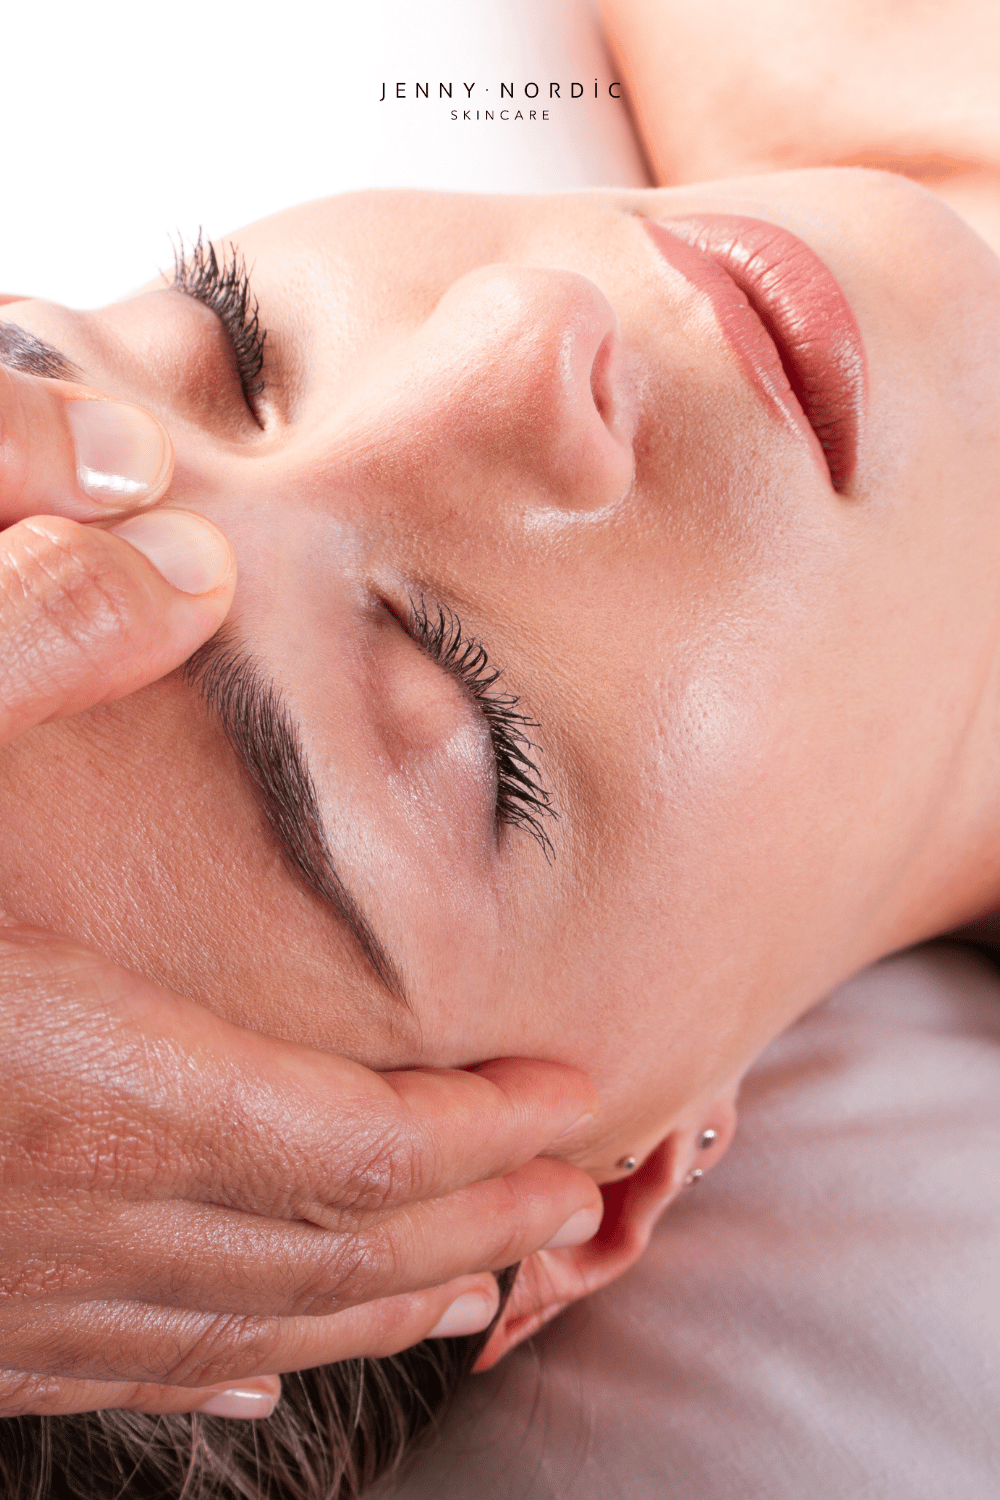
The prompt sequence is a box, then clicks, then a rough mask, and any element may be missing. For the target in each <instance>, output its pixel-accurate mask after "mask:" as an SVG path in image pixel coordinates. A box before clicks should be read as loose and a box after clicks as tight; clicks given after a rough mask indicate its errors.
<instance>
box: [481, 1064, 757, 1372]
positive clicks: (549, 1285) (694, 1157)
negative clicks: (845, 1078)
mask: <svg viewBox="0 0 1000 1500" xmlns="http://www.w3.org/2000/svg"><path fill="white" fill-rule="evenodd" d="M737 1086H738V1085H737ZM735 1096H736V1087H733V1088H732V1089H730V1090H727V1091H726V1092H725V1093H723V1094H722V1095H721V1096H719V1097H718V1098H717V1099H716V1100H715V1101H714V1103H713V1104H712V1105H709V1106H708V1107H707V1108H704V1107H703V1108H702V1109H701V1110H700V1111H698V1112H697V1114H696V1115H695V1118H697V1119H698V1120H699V1124H698V1126H697V1128H693V1127H690V1126H678V1127H677V1129H675V1130H673V1131H671V1133H670V1134H669V1135H668V1136H666V1137H665V1138H664V1140H662V1141H661V1142H660V1144H659V1145H658V1146H657V1147H656V1148H655V1149H654V1150H653V1151H652V1152H651V1153H650V1155H649V1156H647V1157H646V1160H645V1161H644V1162H643V1163H642V1165H641V1166H640V1167H638V1168H637V1169H636V1170H635V1171H634V1172H633V1173H632V1174H631V1175H630V1176H628V1177H623V1178H621V1179H620V1180H618V1181H617V1182H609V1183H606V1184H605V1186H604V1187H602V1188H601V1194H602V1196H603V1198H604V1218H603V1220H602V1221H601V1227H600V1229H599V1230H598V1231H597V1233H596V1234H595V1235H594V1237H593V1239H592V1240H588V1241H587V1243H586V1244H585V1245H575V1246H573V1247H572V1248H571V1249H567V1250H539V1251H538V1252H537V1254H535V1255H532V1256H530V1257H529V1259H528V1260H526V1261H525V1262H524V1263H523V1265H522V1266H521V1269H520V1271H519V1272H518V1276H517V1280H516V1281H515V1283H514V1287H513V1290H512V1292H511V1294H510V1297H509V1298H508V1300H507V1303H506V1304H505V1306H504V1308H503V1311H502V1312H501V1314H500V1318H499V1321H498V1322H497V1325H496V1327H495V1328H494V1329H493V1332H492V1333H491V1334H490V1336H489V1338H488V1339H487V1341H486V1344H485V1345H484V1347H483V1350H482V1353H481V1354H480V1355H479V1358H478V1359H477V1360H476V1363H475V1364H474V1366H473V1369H474V1370H475V1371H476V1372H477V1373H481V1372H482V1371H484V1370H488V1369H490V1368H491V1367H492V1366H493V1365H495V1364H496V1362H497V1360H498V1359H502V1358H503V1356H504V1355H505V1354H506V1353H507V1352H508V1351H509V1350H511V1349H513V1348H514V1346H515V1344H520V1343H522V1342H523V1341H524V1340H525V1339H527V1338H530V1337H531V1335H532V1334H533V1333H535V1332H536V1330H537V1329H539V1328H541V1326H542V1325H543V1324H544V1323H548V1322H549V1320H550V1319H551V1318H554V1317H555V1316H556V1314H557V1313H560V1312H562V1310H563V1308H564V1307H567V1306H568V1305H569V1303H571V1302H576V1301H578V1300H579V1298H581V1297H587V1296H589V1295H590V1293H591V1292H596V1291H597V1290H598V1289H599V1288H600V1287H602V1286H607V1284H608V1282H609V1281H614V1279H615V1277H616V1276H621V1274H622V1272H623V1271H627V1270H628V1269H629V1267H630V1266H634V1265H635V1263H636V1261H637V1260H638V1259H639V1257H640V1255H642V1253H643V1251H644V1250H645V1249H646V1247H647V1245H648V1244H649V1240H650V1236H651V1235H652V1233H653V1227H654V1225H655V1224H656V1221H657V1219H658V1218H659V1217H660V1215H661V1214H662V1213H663V1210H664V1209H665V1208H666V1207H667V1205H668V1204H669V1203H672V1202H673V1200H674V1199H675V1198H676V1197H677V1194H678V1193H679V1192H681V1190H682V1189H683V1188H684V1187H685V1185H686V1181H687V1177H688V1173H689V1172H691V1171H693V1170H695V1169H698V1171H699V1176H700V1175H701V1173H702V1172H704V1171H706V1170H707V1169H708V1168H709V1167H712V1166H714V1165H715V1163H716V1162H717V1161H718V1160H719V1159H720V1158H721V1157H722V1156H724V1155H725V1152H726V1149H727V1148H728V1146H729V1143H730V1141H731V1140H732V1138H733V1135H734V1134H735V1132H736V1097H735ZM709 1128H711V1129H712V1130H714V1131H715V1139H714V1141H713V1142H712V1143H711V1145H710V1146H708V1147H704V1148H703V1147H701V1146H699V1140H700V1138H701V1136H702V1133H703V1132H704V1131H705V1130H707V1129H709ZM696 1180H697V1179H696Z"/></svg>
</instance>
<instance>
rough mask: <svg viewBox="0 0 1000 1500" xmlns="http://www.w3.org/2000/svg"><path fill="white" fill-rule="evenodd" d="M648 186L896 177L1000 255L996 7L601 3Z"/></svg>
mask: <svg viewBox="0 0 1000 1500" xmlns="http://www.w3.org/2000/svg"><path fill="white" fill-rule="evenodd" d="M601 9H602V14H603V17H604V22H605V26H606V28H607V31H608V35H609V38H610V41H611V45H612V48H613V49H614V51H615V52H616V54H617V56H618V58H619V60H620V63H621V65H622V70H623V72H624V74H625V77H626V80H627V82H628V85H629V87H630V90H631V97H632V102H633V107H634V109H635V112H636V117H637V122H638V125H639V128H640V131H641V133H642V135H643V139H644V142H645V145H646V150H647V153H648V155H649V159H650V162H651V165H652V167H653V171H654V174H655V176H656V180H657V181H658V182H660V183H663V184H664V185H667V184H671V183H679V182H698V181H705V180H707V179H711V178H720V177H734V176H744V175H746V174H748V173H753V172H772V171H781V170H784V169H787V168H794V167H812V166H847V165H853V166H874V167H884V168H888V169H889V170H893V171H903V172H905V173H906V174H907V175H908V176H912V177H916V178H918V179H919V180H921V181H923V182H925V183H926V184H927V186H929V187H932V188H933V189H934V190H935V191H937V192H939V193H941V195H942V196H943V197H945V198H946V199H947V200H948V201H949V202H951V203H952V206H953V207H955V208H956V209H957V210H958V211H959V212H960V213H962V214H963V216H964V217H966V218H967V219H969V221H970V222H971V223H973V225H974V227H976V228H977V229H979V230H980V232H981V233H983V234H984V235H985V237H986V238H987V239H988V240H990V242H991V243H992V244H993V245H994V248H997V246H998V244H1000V6H998V5H997V4H996V0H950V3H949V4H948V5H928V4H925V3H919V0H809V3H807V4H803V3H802V0H761V3H759V4H757V5H754V6H747V5H745V4H744V3H743V0H713V3H712V4H709V5H691V4H690V3H689V0H602V6H601Z"/></svg>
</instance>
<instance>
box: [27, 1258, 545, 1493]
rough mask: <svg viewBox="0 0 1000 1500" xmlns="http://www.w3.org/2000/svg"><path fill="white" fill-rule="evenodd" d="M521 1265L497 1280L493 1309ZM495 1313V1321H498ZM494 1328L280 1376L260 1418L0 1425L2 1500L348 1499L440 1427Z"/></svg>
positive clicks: (108, 1417) (97, 1415) (88, 1415)
mask: <svg viewBox="0 0 1000 1500" xmlns="http://www.w3.org/2000/svg"><path fill="white" fill-rule="evenodd" d="M516 1275H517V1267H516V1266H513V1267H511V1268H510V1269H509V1270H507V1271H504V1272H503V1273H502V1274H501V1275H499V1276H498V1277H497V1280H498V1281H499V1283H500V1307H501V1309H502V1307H503V1305H504V1303H505V1302H506V1300H507V1297H508V1296H509V1295H510V1290H511V1287H512V1286H513V1284H514V1278H515V1276H516ZM499 1316H500V1314H499V1312H498V1313H497V1318H499ZM495 1323H496V1320H494V1323H493V1324H491V1325H490V1328H488V1329H487V1330H486V1331H485V1332H484V1333H481V1334H477V1335H476V1336H475V1337H474V1338H461V1339H427V1340H425V1341H424V1343H422V1344H417V1345H416V1346H415V1348H413V1349H406V1350H404V1351H403V1353H401V1354H394V1355H392V1356H391V1357H390V1358H388V1359H348V1360H342V1361H341V1362H340V1363H339V1364H335V1365H326V1366H324V1367H323V1368H321V1369H318V1370H304V1371H301V1372H300V1373H298V1374H294V1375H286V1376H284V1377H283V1380H282V1398H281V1401H280V1402H279V1403H278V1406H277V1408H276V1410H275V1412H274V1415H273V1416H271V1417H268V1418H267V1420H266V1421H261V1422H234V1421H226V1420H223V1419H221V1418H219V1417H204V1416H200V1415H199V1414H198V1413H194V1414H193V1415H190V1416H167V1417H152V1416H145V1415H142V1414H141V1413H138V1412H128V1411H97V1412H85V1413H82V1414H80V1415H79V1416H71V1417H15V1418H11V1419H9V1420H8V1421H0V1494H2V1495H3V1500H354V1497H356V1496H359V1495H361V1494H363V1493H364V1491H365V1490H366V1489H367V1488H368V1487H369V1486H370V1485H372V1484H374V1482H375V1480H376V1479H378V1478H380V1477H383V1476H390V1475H393V1474H398V1473H399V1472H400V1470H401V1469H402V1467H403V1466H404V1463H405V1461H406V1459H407V1458H408V1457H409V1456H410V1455H411V1454H412V1453H413V1452H414V1451H415V1450H416V1449H417V1448H418V1447H419V1446H420V1445H422V1444H423V1443H424V1442H426V1440H427V1439H428V1437H429V1436H432V1435H433V1433H434V1432H435V1431H436V1430H437V1427H438V1424H439V1423H440V1420H441V1417H442V1416H443V1415H444V1413H445V1411H446V1410H447V1408H448V1406H449V1405H450V1403H451V1400H452V1398H453V1397H454V1395H455V1393H456V1391H457V1390H458V1387H459V1385H460V1384H461V1382H462V1380H463V1378H464V1376H465V1375H466V1374H467V1373H468V1372H469V1370H470V1369H471V1367H472V1365H473V1363H474V1362H475V1359H476V1356H477V1355H478V1353H479V1351H480V1349H482V1347H483V1345H484V1344H485V1342H486V1340H487V1338H488V1337H489V1335H490V1332H491V1330H492V1328H493V1327H494V1326H495Z"/></svg>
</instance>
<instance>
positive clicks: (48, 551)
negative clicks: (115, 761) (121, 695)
mask: <svg viewBox="0 0 1000 1500" xmlns="http://www.w3.org/2000/svg"><path fill="white" fill-rule="evenodd" d="M102 543H103V539H102V538H101V537H98V536H95V535H94V534H93V533H92V532H91V531H90V529H89V528H87V527H85V526H79V525H77V524H76V523H75V522H72V521H66V520H60V519H58V518H56V517H51V516H46V517H43V518H40V517H33V518H32V519H30V520H27V521H21V522H19V523H18V524H17V525H16V526H11V527H9V528H8V529H7V531H5V532H4V545H3V553H2V556H0V623H2V626H3V632H4V657H5V667H4V670H5V675H6V676H7V677H8V678H13V679H14V680H16V679H17V678H18V677H19V676H21V675H25V674H29V675H31V674H33V675H34V676H35V677H37V675H38V673H39V672H40V671H41V672H42V673H44V674H46V675H48V674H49V673H51V672H52V671H53V670H54V669H55V667H56V666H57V664H58V663H57V661H56V660H54V659H53V652H54V648H55V647H58V646H61V647H62V649H63V651H64V652H65V653H68V654H70V655H71V656H72V658H73V659H74V660H76V659H78V658H79V657H80V656H83V657H85V658H87V659H88V660H89V658H90V656H91V655H92V653H93V651H94V649H95V646H96V645H98V644H101V643H104V642H107V641H109V640H111V641H113V640H115V639H117V638H118V637H120V635H121V634H122V631H123V629H124V626H125V623H126V618H127V607H126V606H127V596H126V592H125V590H124V589H123V587H122V583H121V579H120V578H119V577H118V576H117V575H116V574H115V573H114V572H113V571H112V569H111V568H110V567H109V566H108V562H107V559H106V556H105V553H104V549H103V544H102Z"/></svg>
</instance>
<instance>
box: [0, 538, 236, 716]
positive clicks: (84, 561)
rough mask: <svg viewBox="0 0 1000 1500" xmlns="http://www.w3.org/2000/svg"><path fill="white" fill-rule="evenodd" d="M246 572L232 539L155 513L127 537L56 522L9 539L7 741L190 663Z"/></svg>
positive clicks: (3, 684) (3, 561)
mask: <svg viewBox="0 0 1000 1500" xmlns="http://www.w3.org/2000/svg"><path fill="white" fill-rule="evenodd" d="M235 576H236V565H235V560H234V557H233V552H232V548H231V547H230V545H229V543H228V542H227V540H226V538H225V537H224V536H223V535H222V533H221V532H220V531H219V530H217V528H216V527H214V526H212V525H211V523H210V522H208V521H206V520H204V519H203V518H202V517H201V516H195V515H193V514H192V513H190V512H188V511H172V510H155V511H151V512H148V513H146V514H144V515H140V516H135V517H132V518H131V519H130V520H127V521H125V522H123V523H121V524H120V525H119V527H118V528H117V534H115V533H111V532H108V531H104V530H102V529H101V528H99V527H94V526H81V525H79V524H78V523H77V522H75V521H66V520H60V519H57V518H55V517H52V516H35V517H32V518H31V519H30V520H26V521H20V522H18V524H17V525H16V526H11V527H9V528H8V529H7V530H6V531H4V532H3V533H2V534H0V643H2V648H3V649H2V651H0V744H2V743H5V742H6V741H8V740H10V739H13V738H14V736H15V735H17V734H20V733H21V732H22V731H23V730H25V729H28V728H30V727H31V726H32V725H34V724H41V723H45V722H47V721H48V720H50V719H57V718H62V717H64V716H66V715H67V714H73V713H78V712H80V711H81V710H83V709H85V708H90V707H92V706H93V705H94V704H97V703H109V702H111V701H112V700H113V699H115V698H120V697H123V696H124V695H125V694H126V693H131V692H134V691H135V690H136V689H137V688H140V687H144V686H145V685H146V683H149V682H154V681H155V680H156V679H157V678H159V677H162V676H164V675H165V674H166V673H167V672H170V671H173V669H174V668H175V667H177V666H179V665H180V663H181V662H183V661H185V660H186V659H187V657H188V656H190V655H191V653H192V651H194V650H195V649H196V647H198V646H199V645H201V643H202V642H203V641H205V640H207V639H208V637H209V636H210V635H213V634H214V632H215V631H216V630H217V629H218V627H219V625H220V624H221V623H222V620H223V618H224V616H225V614H226V611H227V610H228V608H229V605H230V603H231V602H232V595H233V588H234V586H235Z"/></svg>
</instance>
